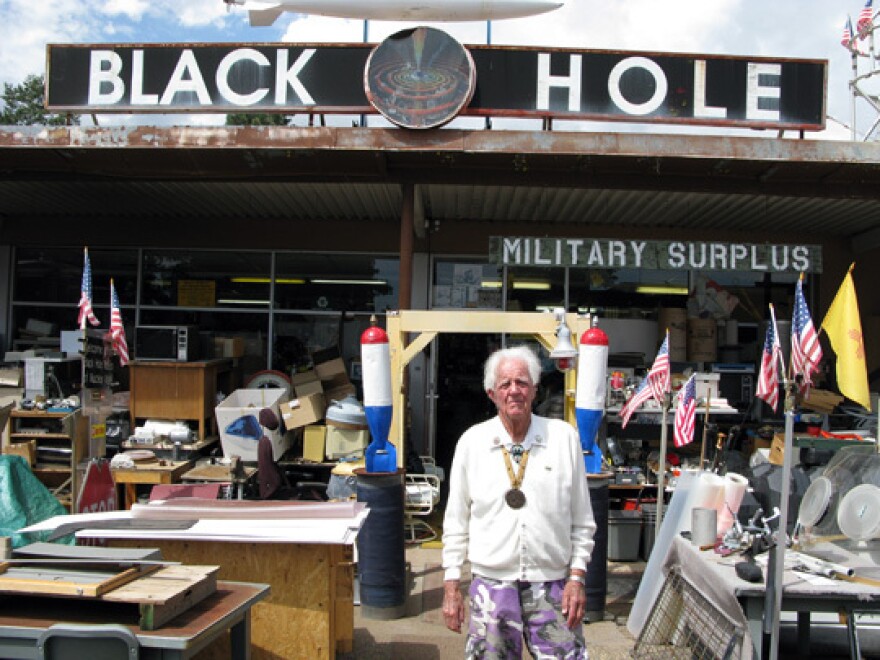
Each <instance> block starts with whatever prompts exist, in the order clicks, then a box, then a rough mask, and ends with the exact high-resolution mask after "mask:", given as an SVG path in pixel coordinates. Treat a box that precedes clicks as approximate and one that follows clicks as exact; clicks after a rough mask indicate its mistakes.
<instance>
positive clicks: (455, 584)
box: [443, 580, 464, 633]
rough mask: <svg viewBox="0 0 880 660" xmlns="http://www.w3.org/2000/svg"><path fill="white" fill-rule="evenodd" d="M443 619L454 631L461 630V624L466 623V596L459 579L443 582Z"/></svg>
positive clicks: (458, 631)
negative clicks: (463, 593) (462, 591)
mask: <svg viewBox="0 0 880 660" xmlns="http://www.w3.org/2000/svg"><path fill="white" fill-rule="evenodd" d="M443 619H444V621H446V627H447V628H449V629H450V630H451V631H452V632H457V633H460V632H461V624H462V623H464V598H462V595H461V583H460V582H459V580H446V581H445V582H444V583H443Z"/></svg>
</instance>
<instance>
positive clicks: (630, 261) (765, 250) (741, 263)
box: [489, 236, 822, 273]
mask: <svg viewBox="0 0 880 660" xmlns="http://www.w3.org/2000/svg"><path fill="white" fill-rule="evenodd" d="M489 261H490V262H491V263H495V264H500V265H503V266H540V267H544V268H553V267H571V268H637V269H656V270H682V269H685V270H711V271H750V272H756V273H821V272H822V246H821V245H808V244H791V245H771V244H766V243H765V244H756V243H728V242H724V241H648V240H640V239H630V240H621V239H605V238H602V239H598V238H550V237H546V236H545V237H539V236H492V237H490V238H489Z"/></svg>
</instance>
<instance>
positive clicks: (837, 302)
mask: <svg viewBox="0 0 880 660" xmlns="http://www.w3.org/2000/svg"><path fill="white" fill-rule="evenodd" d="M854 266H855V264H852V265H851V266H850V267H849V270H848V271H847V273H846V277H844V278H843V283H842V284H841V285H840V289H838V291H837V295H836V296H834V300H833V301H832V303H831V307H829V308H828V312H827V313H826V314H825V320H824V321H822V328H824V330H825V332H826V333H827V334H828V340H829V341H830V342H831V348H833V349H834V352H835V354H836V355H837V387H838V388H839V389H840V393H841V394H843V395H844V396H846V397H847V398H849V399H852V400H853V401H855V402H856V403H860V404H861V405H862V406H864V407H865V408H866V409H867V410H870V409H871V395H870V393H869V391H868V363H867V361H866V359H865V339H864V337H863V336H862V321H861V318H860V317H859V303H858V300H856V287H855V284H854V283H853V279H852V269H853V267H854Z"/></svg>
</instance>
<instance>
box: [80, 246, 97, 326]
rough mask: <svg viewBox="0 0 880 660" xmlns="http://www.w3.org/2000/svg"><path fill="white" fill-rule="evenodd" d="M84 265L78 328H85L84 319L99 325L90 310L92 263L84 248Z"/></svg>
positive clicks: (87, 251) (86, 249)
mask: <svg viewBox="0 0 880 660" xmlns="http://www.w3.org/2000/svg"><path fill="white" fill-rule="evenodd" d="M84 252H85V265H84V266H83V275H82V284H81V285H80V296H79V318H78V319H77V323H79V329H80V330H85V329H86V320H88V322H89V323H91V324H92V325H101V322H100V321H99V320H98V317H96V316H95V312H94V311H93V310H92V264H91V263H90V262H89V250H88V248H85V251H84Z"/></svg>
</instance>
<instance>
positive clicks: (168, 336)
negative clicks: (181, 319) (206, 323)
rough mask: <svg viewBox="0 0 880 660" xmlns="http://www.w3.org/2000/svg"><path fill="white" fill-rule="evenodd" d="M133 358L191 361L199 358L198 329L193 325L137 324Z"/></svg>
mask: <svg viewBox="0 0 880 660" xmlns="http://www.w3.org/2000/svg"><path fill="white" fill-rule="evenodd" d="M134 346H135V350H134V359H135V360H167V361H175V362H192V361H194V360H198V359H199V329H198V327H196V326H194V325H139V326H138V327H137V328H135V341H134Z"/></svg>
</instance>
